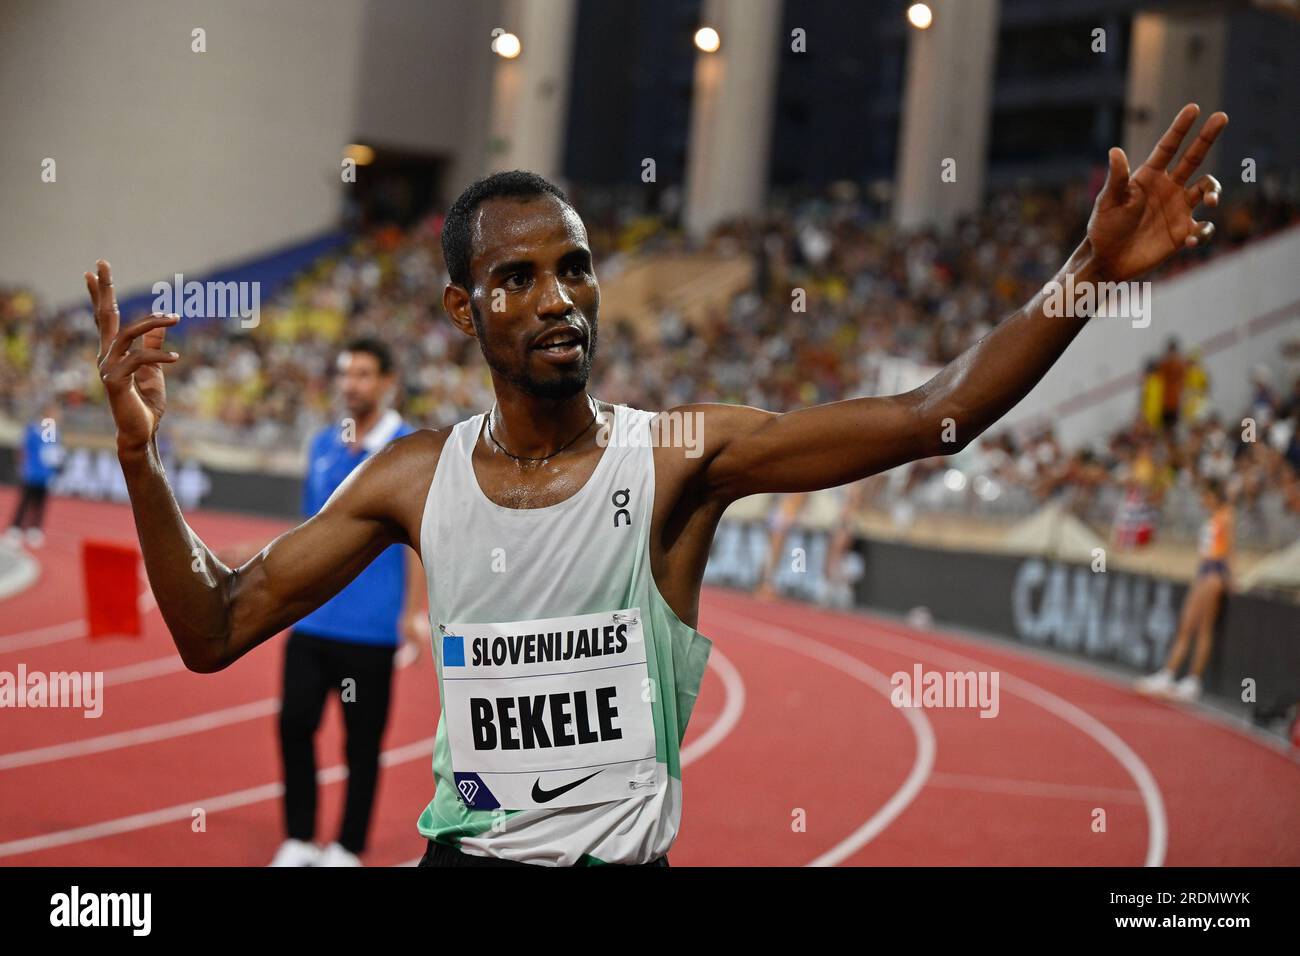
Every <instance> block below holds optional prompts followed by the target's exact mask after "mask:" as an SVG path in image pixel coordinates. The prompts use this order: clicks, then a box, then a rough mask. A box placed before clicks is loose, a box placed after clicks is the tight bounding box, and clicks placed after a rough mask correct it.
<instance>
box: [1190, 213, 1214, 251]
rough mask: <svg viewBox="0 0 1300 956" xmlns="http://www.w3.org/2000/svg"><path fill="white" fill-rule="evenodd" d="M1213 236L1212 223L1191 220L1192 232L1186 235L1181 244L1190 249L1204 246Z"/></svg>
mask: <svg viewBox="0 0 1300 956" xmlns="http://www.w3.org/2000/svg"><path fill="white" fill-rule="evenodd" d="M1213 236H1214V223H1212V222H1197V221H1196V220H1192V231H1191V232H1190V233H1188V236H1187V238H1186V239H1185V240H1183V244H1184V245H1186V246H1187V247H1188V248H1189V249H1190V248H1191V247H1193V246H1201V245H1204V244H1205V243H1207V242H1209V241H1210V239H1211V238H1212V237H1213Z"/></svg>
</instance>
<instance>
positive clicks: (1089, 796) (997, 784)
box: [930, 773, 1142, 804]
mask: <svg viewBox="0 0 1300 956" xmlns="http://www.w3.org/2000/svg"><path fill="white" fill-rule="evenodd" d="M930 786H932V787H944V788H947V789H950V790H978V791H982V792H984V793H1009V794H1014V795H1016V796H1020V797H1059V798H1060V799H1062V800H1116V801H1119V802H1120V803H1133V804H1141V802H1142V795H1141V794H1140V793H1138V792H1137V791H1136V790H1128V789H1125V788H1123V787H1091V786H1079V785H1077V784H1071V783H1047V782H1045V781H1042V780H1013V779H1011V778H1009V777H982V776H979V775H977V774H969V773H936V774H932V775H931V777H930Z"/></svg>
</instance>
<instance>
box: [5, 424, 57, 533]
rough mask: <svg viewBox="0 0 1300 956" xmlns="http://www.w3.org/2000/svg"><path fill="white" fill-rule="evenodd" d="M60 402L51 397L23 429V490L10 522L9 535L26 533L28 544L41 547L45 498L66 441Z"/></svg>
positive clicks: (21, 479) (21, 477)
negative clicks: (62, 433) (61, 431)
mask: <svg viewBox="0 0 1300 956" xmlns="http://www.w3.org/2000/svg"><path fill="white" fill-rule="evenodd" d="M59 418H60V412H59V405H58V402H55V401H49V402H47V403H46V404H45V406H44V407H43V408H42V411H41V417H40V419H38V420H37V421H34V422H28V423H27V426H26V427H25V428H24V429H23V440H22V460H23V461H22V468H21V471H20V474H19V479H20V482H21V484H22V492H21V494H20V496H19V498H18V508H17V509H16V510H15V511H14V517H13V521H11V522H10V523H9V531H8V533H7V539H8V540H9V542H10V543H12V544H19V543H21V542H22V540H23V536H24V535H26V538H27V544H28V545H29V546H31V547H33V548H39V547H40V546H41V545H42V544H43V543H44V542H45V532H44V531H43V530H42V529H41V525H43V524H44V523H45V499H46V497H47V495H48V494H49V485H50V482H51V481H52V480H53V479H54V476H55V475H56V474H58V472H59V469H60V468H62V467H63V445H62V444H61V443H60V442H59Z"/></svg>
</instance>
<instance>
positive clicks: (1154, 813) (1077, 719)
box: [807, 619, 1169, 866]
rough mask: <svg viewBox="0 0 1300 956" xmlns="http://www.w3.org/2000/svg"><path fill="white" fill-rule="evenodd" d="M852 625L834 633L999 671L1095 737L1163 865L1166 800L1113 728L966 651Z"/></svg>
mask: <svg viewBox="0 0 1300 956" xmlns="http://www.w3.org/2000/svg"><path fill="white" fill-rule="evenodd" d="M851 620H852V619H851ZM807 623H808V626H809V627H811V628H813V629H815V630H818V631H820V632H821V633H823V634H826V635H827V636H829V635H830V630H829V625H826V626H825V627H821V626H819V625H818V624H817V623H816V621H815V620H810V621H808V622H807ZM852 623H853V624H855V625H856V626H855V627H852V628H839V629H836V630H835V632H834V633H835V636H836V637H841V638H845V639H847V640H851V641H856V642H859V643H865V644H874V645H876V646H877V647H885V648H892V649H893V650H895V652H901V653H905V654H907V655H909V656H915V657H917V658H918V659H923V660H931V661H934V662H936V663H942V664H944V665H945V666H947V667H949V668H951V669H952V670H998V671H999V673H1001V675H1002V676H1001V678H1000V682H1001V687H1002V689H1003V690H1005V691H1007V692H1008V693H1011V694H1013V695H1015V696H1017V697H1021V698H1023V699H1024V700H1027V701H1029V702H1030V703H1031V704H1036V705H1037V706H1038V707H1040V708H1042V709H1043V710H1045V711H1047V712H1048V713H1050V714H1054V715H1055V716H1057V717H1059V718H1060V719H1061V720H1063V721H1065V722H1066V723H1067V724H1070V725H1071V726H1073V727H1074V728H1076V729H1077V730H1080V731H1082V732H1083V733H1084V734H1087V735H1088V736H1089V737H1091V738H1092V739H1093V740H1095V741H1096V742H1097V743H1098V744H1100V745H1101V746H1102V747H1103V748H1104V749H1105V750H1106V751H1108V752H1109V753H1110V755H1111V756H1112V757H1114V758H1115V760H1116V761H1117V762H1118V763H1119V765H1120V766H1121V767H1123V768H1124V770H1125V771H1126V772H1127V773H1128V775H1129V777H1131V778H1132V780H1133V783H1134V784H1136V786H1137V789H1138V793H1140V794H1141V795H1142V803H1143V805H1144V806H1145V808H1146V815H1147V852H1146V859H1145V861H1144V863H1143V865H1144V866H1163V865H1164V860H1165V853H1166V851H1167V850H1168V847H1169V825H1168V820H1167V818H1166V816H1165V801H1164V797H1163V796H1162V795H1161V793H1160V786H1159V785H1158V784H1157V783H1156V778H1155V776H1154V775H1153V774H1152V773H1151V768H1150V767H1148V766H1147V765H1146V763H1145V762H1143V760H1142V758H1141V757H1139V756H1138V755H1137V754H1136V753H1134V751H1133V748H1131V747H1130V746H1129V745H1128V744H1127V743H1125V742H1124V740H1123V739H1122V738H1120V737H1119V735H1118V734H1116V733H1115V732H1114V731H1113V730H1111V729H1110V728H1109V727H1107V726H1106V725H1105V724H1103V723H1102V722H1101V721H1100V720H1098V719H1097V718H1096V717H1093V716H1092V715H1091V714H1089V713H1088V712H1086V711H1084V710H1083V709H1081V708H1079V707H1077V706H1075V705H1074V704H1072V703H1070V702H1069V701H1068V700H1066V699H1065V698H1063V697H1059V696H1057V695H1056V694H1053V693H1052V692H1051V691H1049V690H1046V689H1045V688H1043V687H1040V686H1038V685H1037V684H1035V683H1033V682H1032V681H1028V680H1025V679H1023V678H1020V677H1016V676H1015V675H1013V674H1008V673H1007V672H1006V671H1005V670H1001V669H1000V668H995V667H990V666H989V665H988V664H986V663H984V662H982V661H978V660H975V659H974V658H971V657H966V656H965V655H964V654H958V653H956V652H954V651H949V650H945V649H943V648H942V647H936V646H935V645H934V644H930V643H927V642H926V641H920V640H917V639H915V638H912V637H907V636H905V635H904V634H900V633H898V632H896V631H895V630H893V628H892V627H891V626H889V625H885V624H883V623H882V624H870V623H867V622H866V621H863V620H861V619H857V620H852Z"/></svg>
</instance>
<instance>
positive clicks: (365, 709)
mask: <svg viewBox="0 0 1300 956" xmlns="http://www.w3.org/2000/svg"><path fill="white" fill-rule="evenodd" d="M335 371H336V385H337V388H338V393H339V397H340V399H341V400H342V403H343V405H344V406H345V408H346V412H345V415H344V417H343V419H342V420H341V421H340V422H338V423H336V424H332V425H330V426H328V427H326V428H324V429H322V430H321V432H320V433H319V434H317V435H316V436H315V437H314V438H313V439H312V442H311V446H310V451H309V453H308V461H307V476H306V480H305V482H304V485H303V514H304V516H307V517H310V516H312V515H314V514H316V513H317V512H318V511H319V510H320V509H321V507H322V506H323V505H324V504H325V502H326V501H327V500H328V499H329V497H330V495H332V494H333V493H334V489H336V488H337V487H338V486H339V485H341V484H342V483H343V481H344V479H346V478H347V477H348V475H349V474H351V473H352V471H353V469H355V468H356V467H357V466H358V465H359V464H361V462H362V461H364V460H365V459H366V458H368V457H369V456H370V455H372V454H373V453H375V452H377V451H379V450H380V449H381V448H383V447H384V445H386V444H388V442H390V441H392V440H393V439H395V438H400V437H402V436H403V435H408V434H410V433H411V432H412V431H414V429H413V428H411V426H410V425H408V424H407V423H406V422H404V421H403V420H402V417H401V415H399V414H398V413H397V412H396V411H394V410H393V409H392V408H390V407H389V403H390V402H391V401H392V398H393V395H394V392H395V388H396V384H397V377H396V375H395V373H394V370H393V359H392V354H391V352H390V351H389V349H388V347H387V346H386V345H385V344H384V343H382V342H380V341H378V340H376V339H357V340H355V341H352V342H350V343H349V344H348V345H347V346H346V347H345V348H344V349H343V351H342V352H341V353H340V354H339V357H338V363H337V366H336V370H335ZM404 552H405V553H404ZM424 599H425V587H424V573H423V570H422V566H421V563H420V560H419V558H418V557H417V556H416V554H415V552H414V551H412V550H411V549H409V548H404V547H402V546H400V545H394V546H392V547H390V548H388V549H387V550H385V551H383V552H382V553H381V554H379V556H378V557H376V558H375V559H374V561H372V562H371V563H370V565H369V566H368V567H367V568H366V569H365V570H364V571H362V572H361V573H360V574H359V575H357V577H356V578H355V579H354V580H353V581H352V583H351V584H349V585H348V586H347V587H345V588H344V589H343V590H342V591H340V592H339V593H338V594H336V595H335V596H334V597H333V598H331V599H330V600H328V601H326V602H325V603H324V604H322V605H321V606H320V607H319V608H318V609H316V610H315V611H313V612H312V613H311V614H308V615H307V616H306V617H304V618H302V619H301V620H300V621H299V622H298V623H297V624H296V625H295V626H294V628H293V630H292V632H291V633H290V635H289V641H288V645H287V648H286V651H285V661H284V693H283V695H282V698H281V705H280V707H281V710H280V752H281V756H282V758H283V760H284V777H285V780H284V810H285V823H286V828H287V830H288V839H287V840H286V841H285V842H284V843H283V844H282V845H281V846H280V849H279V850H278V851H277V852H276V855H275V859H274V860H273V861H272V863H271V865H272V866H360V865H361V861H360V859H359V855H360V853H361V852H362V851H363V850H364V849H365V844H366V833H367V831H368V830H369V827H370V812H371V808H372V806H373V805H374V797H375V787H376V783H377V781H378V777H379V746H380V738H381V737H382V736H383V732H384V727H385V725H386V724H387V722H388V703H389V696H390V689H391V686H392V673H393V658H394V653H395V652H396V651H397V649H398V646H399V644H401V643H402V642H403V641H405V642H406V646H405V647H403V651H404V652H407V653H409V652H412V651H414V650H415V649H416V648H418V646H419V642H420V640H421V639H422V638H423V637H424V636H425V635H427V633H428V623H427V615H426V613H425V612H424V611H423V609H422V602H423V601H424ZM332 692H336V693H339V695H340V698H341V700H342V702H343V720H344V725H345V727H346V730H347V747H346V751H347V763H348V783H347V798H346V803H345V806H344V811H343V822H342V826H341V827H340V829H339V835H338V839H337V840H336V841H335V842H333V843H331V844H329V845H328V846H327V847H325V848H324V849H323V850H322V849H320V848H319V847H318V846H317V845H316V843H315V842H314V836H315V830H316V757H315V747H314V738H315V735H316V729H317V727H318V726H319V725H320V718H321V712H322V709H323V708H324V706H325V700H326V698H327V697H328V696H329V695H330V694H331V693H332Z"/></svg>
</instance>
